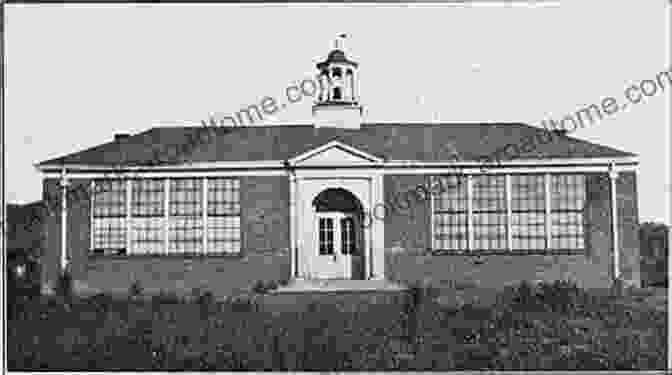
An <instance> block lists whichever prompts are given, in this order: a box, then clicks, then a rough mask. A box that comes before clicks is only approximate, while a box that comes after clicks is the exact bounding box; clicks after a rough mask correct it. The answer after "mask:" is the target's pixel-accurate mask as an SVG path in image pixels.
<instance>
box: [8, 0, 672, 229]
mask: <svg viewBox="0 0 672 375" xmlns="http://www.w3.org/2000/svg"><path fill="white" fill-rule="evenodd" d="M558 4H559V5H558ZM669 16H670V5H669V4H668V2H667V1H664V0H652V1H641V0H640V1H633V0H629V1H625V0H624V1H613V0H611V1H608V0H591V1H574V0H565V1H562V2H559V3H556V4H555V5H546V6H530V5H517V6H511V5H507V4H503V3H500V4H495V5H487V6H471V5H415V6H411V5H385V6H380V5H379V6H372V5H366V6H347V5H333V6H327V5H319V6H318V5H313V6H308V5H301V6H298V5H264V6H259V5H217V4H215V5H190V6H188V5H168V6H165V5H164V6H150V5H129V4H127V5H121V6H111V5H95V6H85V5H77V6H75V5H65V6H64V5H54V6H46V5H34V6H25V5H10V6H7V10H6V39H5V40H6V50H5V51H6V60H5V61H6V77H7V81H6V84H7V89H6V93H5V95H6V96H5V105H6V116H5V120H6V123H5V126H6V128H5V134H6V146H7V149H6V157H7V162H6V165H7V173H6V176H7V184H6V187H7V200H8V202H29V201H33V200H37V199H40V198H41V190H42V185H41V180H40V179H41V177H40V175H39V174H38V173H37V171H36V170H35V169H34V167H33V164H34V163H36V162H39V161H43V160H46V159H49V158H52V157H57V156H61V155H64V154H67V153H71V152H74V151H77V150H80V149H83V148H87V147H91V146H94V145H98V144H101V143H103V142H107V141H109V140H111V139H112V138H113V135H114V133H121V132H130V133H137V132H140V131H144V130H146V129H148V128H150V127H151V126H156V125H158V124H160V123H162V122H171V121H183V120H190V121H199V120H200V119H203V118H206V117H207V116H208V114H209V113H212V112H220V113H231V112H235V111H238V110H239V109H240V108H241V107H243V106H248V105H250V104H254V103H258V102H259V100H260V99H261V98H262V97H264V96H273V97H278V98H281V97H282V96H283V95H284V94H283V93H284V89H285V87H287V85H288V84H290V83H292V82H295V81H300V80H301V79H303V78H306V77H308V76H309V75H310V74H312V73H314V71H313V70H314V64H315V62H316V61H317V60H320V59H323V58H324V57H325V55H326V54H327V53H328V52H329V50H330V48H331V47H332V46H333V41H334V38H335V37H336V36H337V35H338V34H340V33H348V34H349V40H348V41H347V46H346V51H347V53H348V54H349V56H350V57H352V58H353V59H354V60H356V61H358V62H359V63H360V64H361V69H360V82H359V85H360V93H361V102H362V103H363V104H364V106H365V108H366V121H369V122H398V121H409V122H421V121H425V122H426V121H442V122H497V121H502V122H513V121H516V122H517V121H522V122H527V123H529V124H531V125H537V124H539V123H540V121H541V120H543V119H547V118H557V119H559V118H561V117H563V116H564V115H566V114H569V113H573V112H575V111H576V110H577V109H579V108H581V107H583V106H586V105H589V104H591V103H599V102H600V100H602V98H604V97H607V96H613V97H616V98H617V99H619V100H622V97H623V91H624V89H625V88H626V87H628V86H629V85H630V84H631V83H636V82H639V81H641V80H643V79H650V78H655V76H656V74H657V73H658V72H660V71H662V70H665V69H667V68H668V67H669V56H670V51H669V47H668V46H669V44H670V40H669V19H670V17H669ZM671 89H672V87H670V88H669V89H668V90H666V91H665V92H664V93H663V94H660V95H657V96H654V97H650V98H647V100H646V101H645V103H640V104H638V105H631V106H629V108H628V109H627V110H626V111H623V112H619V113H617V114H615V115H613V116H611V117H609V118H607V119H605V120H603V121H602V122H600V123H599V124H595V125H592V126H590V127H588V128H586V129H583V130H579V131H577V132H576V133H575V134H574V135H575V136H577V137H579V138H582V139H586V140H589V141H593V142H597V143H600V144H603V145H607V146H612V147H616V148H619V149H622V150H624V151H629V152H633V153H637V154H639V155H640V162H641V166H640V173H639V180H638V185H639V186H638V189H639V199H640V200H639V202H640V206H639V207H640V219H641V220H643V221H644V220H659V221H665V222H668V223H670V220H669V219H670V217H669V207H670V205H669V203H670V201H669V199H668V196H669V192H670V190H671V189H670V185H669V178H668V173H669V170H670V164H669V160H670V156H669V152H668V150H669V145H668V142H669V139H670V134H669V126H670V119H669V114H668V108H667V107H668V105H669V103H670V96H669V92H670V91H671ZM310 116H311V111H310V101H309V100H304V101H302V102H300V103H297V104H293V105H290V106H288V107H287V108H286V109H284V110H282V111H281V112H279V113H278V114H277V121H278V122H300V123H306V122H308V121H310Z"/></svg>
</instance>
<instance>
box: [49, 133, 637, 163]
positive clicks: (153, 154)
mask: <svg viewBox="0 0 672 375" xmlns="http://www.w3.org/2000/svg"><path fill="white" fill-rule="evenodd" d="M206 133H209V134H210V135H211V136H207V135H206ZM549 134H550V133H549V132H548V131H547V130H545V129H542V128H537V127H533V126H529V125H526V124H521V123H488V124H474V123H467V124H401V123H399V124H393V123H385V124H363V125H362V126H361V128H360V129H341V128H327V127H321V128H315V127H313V126H309V125H282V126H279V125H278V126H248V127H235V128H230V127H209V128H205V127H156V128H151V129H149V130H147V131H144V132H142V133H139V134H136V135H132V136H130V137H129V138H127V139H124V140H118V141H112V142H108V143H105V144H102V145H98V146H95V147H92V148H89V149H85V150H83V151H78V152H74V153H71V154H68V155H65V156H62V157H58V158H55V159H50V160H46V161H43V162H41V163H39V164H38V166H44V165H67V164H85V165H100V166H119V165H129V166H131V165H132V166H142V165H157V164H166V165H170V164H177V163H184V162H213V161H265V160H287V159H290V158H292V157H294V156H297V155H300V154H302V153H304V152H306V151H308V150H310V149H313V148H315V147H318V146H321V145H323V144H325V143H328V142H330V141H333V140H338V141H340V142H342V143H345V144H347V145H350V146H352V147H355V148H357V149H360V150H362V151H364V152H367V153H369V154H372V155H374V156H377V157H380V158H382V159H385V160H417V161H442V160H455V157H454V155H455V154H457V155H459V158H458V160H466V161H478V160H482V159H483V158H485V157H488V156H491V155H493V154H494V153H496V152H497V150H498V149H502V148H503V147H505V146H507V145H512V146H516V147H518V146H519V145H523V144H524V140H525V139H529V138H530V137H533V138H534V139H544V140H546V139H548V137H549ZM201 139H203V140H204V141H201ZM518 148H520V147H518ZM512 156H513V157H512V159H513V160H520V159H546V158H559V159H563V158H594V157H629V156H636V155H635V154H632V153H629V152H624V151H620V150H617V149H614V148H611V147H607V146H602V145H599V144H595V143H591V142H588V141H584V140H580V139H577V138H573V137H570V136H567V135H555V136H554V138H553V141H551V142H547V141H544V142H543V143H542V142H539V141H535V142H534V146H533V147H523V148H522V150H521V151H520V152H516V153H514V154H513V155H512ZM157 159H158V163H157Z"/></svg>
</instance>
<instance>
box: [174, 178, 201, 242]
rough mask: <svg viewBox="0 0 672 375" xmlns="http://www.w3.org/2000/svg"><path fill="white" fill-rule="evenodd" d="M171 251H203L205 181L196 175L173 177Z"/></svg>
mask: <svg viewBox="0 0 672 375" xmlns="http://www.w3.org/2000/svg"><path fill="white" fill-rule="evenodd" d="M169 196H170V198H169V210H168V212H169V218H168V253H201V252H202V251H203V185H202V180H201V179H197V178H181V179H174V180H170V194H169Z"/></svg>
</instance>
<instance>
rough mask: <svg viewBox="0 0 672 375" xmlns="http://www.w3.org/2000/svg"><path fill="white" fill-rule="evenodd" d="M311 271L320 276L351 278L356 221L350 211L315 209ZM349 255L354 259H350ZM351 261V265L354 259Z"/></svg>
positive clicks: (355, 246) (356, 255)
mask: <svg viewBox="0 0 672 375" xmlns="http://www.w3.org/2000/svg"><path fill="white" fill-rule="evenodd" d="M317 234H318V236H317V249H316V259H315V261H314V263H313V265H314V274H315V276H316V277H318V278H321V279H351V278H353V276H354V275H353V261H355V260H361V259H358V258H361V257H359V252H358V250H357V249H358V247H359V246H358V241H359V239H358V238H357V230H356V220H355V217H354V215H353V214H348V213H343V212H319V213H318V214H317ZM353 256H354V257H355V258H357V259H353ZM354 263H355V268H358V267H357V263H358V262H354Z"/></svg>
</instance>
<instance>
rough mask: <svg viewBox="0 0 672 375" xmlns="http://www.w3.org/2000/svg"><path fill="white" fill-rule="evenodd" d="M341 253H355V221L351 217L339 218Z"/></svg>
mask: <svg viewBox="0 0 672 375" xmlns="http://www.w3.org/2000/svg"><path fill="white" fill-rule="evenodd" d="M341 253H343V254H351V255H352V254H354V253H355V222H354V219H353V218H352V217H344V218H342V219H341Z"/></svg>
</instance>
